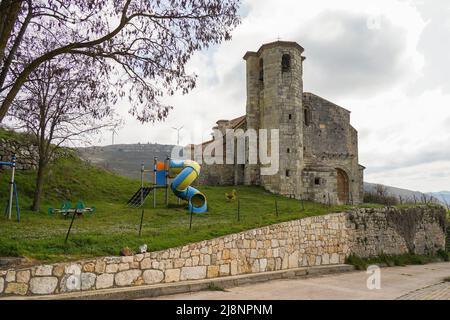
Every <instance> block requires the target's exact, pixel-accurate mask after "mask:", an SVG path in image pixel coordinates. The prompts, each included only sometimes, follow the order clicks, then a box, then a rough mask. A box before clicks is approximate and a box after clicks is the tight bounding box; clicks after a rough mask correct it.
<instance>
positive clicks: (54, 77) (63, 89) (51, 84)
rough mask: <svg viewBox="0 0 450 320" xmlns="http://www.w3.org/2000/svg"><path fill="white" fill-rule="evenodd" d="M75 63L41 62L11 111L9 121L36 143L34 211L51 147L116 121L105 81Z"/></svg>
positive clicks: (88, 134)
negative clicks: (10, 119) (36, 161)
mask: <svg viewBox="0 0 450 320" xmlns="http://www.w3.org/2000/svg"><path fill="white" fill-rule="evenodd" d="M85 63H87V64H88V61H86V62H85ZM77 66H79V61H75V60H73V59H72V60H66V59H63V58H62V57H60V58H59V59H55V60H52V61H47V62H44V63H43V64H42V65H41V66H40V67H39V68H38V69H36V70H35V71H33V73H32V75H31V76H32V77H31V80H29V81H28V82H27V83H26V84H25V85H24V88H23V90H21V93H20V94H19V96H18V97H17V98H16V99H15V102H14V104H13V106H12V108H11V109H10V113H9V115H10V116H11V118H12V120H13V121H15V123H16V124H17V126H18V127H19V128H21V129H25V130H27V131H28V132H29V133H30V134H31V135H32V136H33V137H34V138H35V143H36V145H37V147H38V154H39V159H38V168H37V176H36V187H35V193H34V199H33V205H32V210H34V211H38V210H39V207H40V202H41V196H42V190H43V185H44V179H45V172H46V168H47V166H48V163H49V162H50V161H51V159H53V158H54V155H55V152H56V150H58V148H59V147H60V146H61V145H63V144H67V143H69V142H74V141H76V140H80V139H83V140H85V139H87V138H88V137H89V136H90V135H92V134H93V133H96V132H98V131H99V130H100V129H101V128H105V127H107V126H113V125H116V121H115V120H114V118H113V112H112V110H111V108H110V107H109V101H110V99H109V98H110V97H109V96H108V95H107V94H106V95H105V92H107V90H105V89H104V86H105V85H106V84H104V83H101V82H100V81H98V80H96V78H95V77H92V74H91V73H92V72H95V70H89V68H81V69H80V68H77Z"/></svg>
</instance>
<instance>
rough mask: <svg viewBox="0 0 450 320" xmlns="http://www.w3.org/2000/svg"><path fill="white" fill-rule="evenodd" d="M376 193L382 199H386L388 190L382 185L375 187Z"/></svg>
mask: <svg viewBox="0 0 450 320" xmlns="http://www.w3.org/2000/svg"><path fill="white" fill-rule="evenodd" d="M375 192H376V194H377V195H378V196H379V197H380V198H384V197H386V196H387V188H386V187H385V186H383V185H382V184H377V185H376V186H375Z"/></svg>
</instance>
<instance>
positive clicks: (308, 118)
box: [303, 106, 311, 126]
mask: <svg viewBox="0 0 450 320" xmlns="http://www.w3.org/2000/svg"><path fill="white" fill-rule="evenodd" d="M303 121H304V122H305V126H309V125H310V124H311V110H310V109H309V107H307V106H305V107H304V108H303Z"/></svg>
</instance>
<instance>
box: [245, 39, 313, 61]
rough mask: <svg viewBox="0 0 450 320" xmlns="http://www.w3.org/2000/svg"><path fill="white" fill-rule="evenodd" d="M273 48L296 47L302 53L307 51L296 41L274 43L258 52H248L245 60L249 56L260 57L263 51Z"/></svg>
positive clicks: (262, 47)
mask: <svg viewBox="0 0 450 320" xmlns="http://www.w3.org/2000/svg"><path fill="white" fill-rule="evenodd" d="M273 47H295V48H297V49H298V50H300V53H302V52H303V51H305V49H304V48H303V47H302V46H301V45H299V44H298V43H297V42H295V41H274V42H269V43H265V44H263V45H262V46H261V47H260V48H259V49H258V51H257V52H254V51H247V53H246V54H245V55H244V60H246V59H247V58H248V57H249V56H259V55H260V54H261V51H262V50H264V49H268V48H273Z"/></svg>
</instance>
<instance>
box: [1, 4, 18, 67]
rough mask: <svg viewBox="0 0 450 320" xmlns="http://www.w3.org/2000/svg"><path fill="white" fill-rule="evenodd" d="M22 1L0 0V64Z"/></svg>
mask: <svg viewBox="0 0 450 320" xmlns="http://www.w3.org/2000/svg"><path fill="white" fill-rule="evenodd" d="M21 5H22V1H19V0H1V3H0V62H3V58H4V57H5V49H6V44H7V43H8V39H9V38H10V36H11V33H12V30H13V28H14V24H15V23H16V21H17V19H18V17H19V12H20V6H21Z"/></svg>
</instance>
